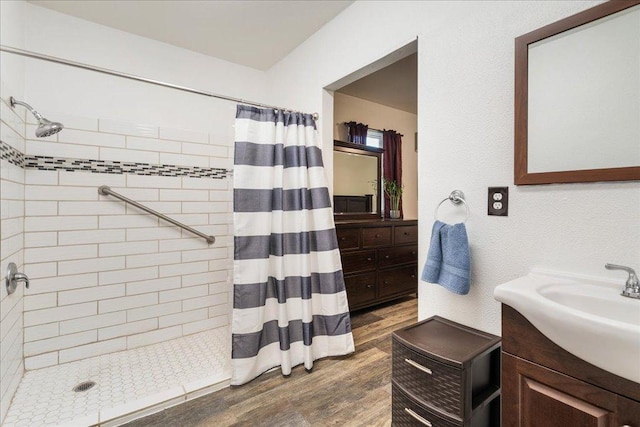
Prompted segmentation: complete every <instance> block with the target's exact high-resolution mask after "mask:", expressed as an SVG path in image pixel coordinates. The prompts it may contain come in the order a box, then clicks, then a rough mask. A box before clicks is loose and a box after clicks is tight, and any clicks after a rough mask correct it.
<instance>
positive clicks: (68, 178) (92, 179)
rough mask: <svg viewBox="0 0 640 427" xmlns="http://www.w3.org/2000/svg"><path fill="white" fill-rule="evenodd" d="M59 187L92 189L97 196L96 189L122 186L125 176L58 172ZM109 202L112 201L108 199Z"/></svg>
mask: <svg viewBox="0 0 640 427" xmlns="http://www.w3.org/2000/svg"><path fill="white" fill-rule="evenodd" d="M59 181H60V185H77V186H79V187H94V188H92V190H93V191H94V192H95V193H96V194H97V193H98V187H99V186H101V185H108V186H112V187H115V186H121V187H123V186H124V183H125V181H126V177H125V175H124V174H123V175H118V174H109V173H92V172H80V171H76V172H65V171H60V178H59ZM109 199H110V200H112V201H113V200H114V199H113V198H112V197H109Z"/></svg>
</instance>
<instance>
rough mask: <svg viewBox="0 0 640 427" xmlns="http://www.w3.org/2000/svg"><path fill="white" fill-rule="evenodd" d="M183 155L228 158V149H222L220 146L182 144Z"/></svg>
mask: <svg viewBox="0 0 640 427" xmlns="http://www.w3.org/2000/svg"><path fill="white" fill-rule="evenodd" d="M182 153H183V154H195V155H197V156H213V157H224V158H227V156H228V154H229V153H228V149H227V147H222V146H220V145H210V144H206V145H205V144H192V143H190V142H183V143H182Z"/></svg>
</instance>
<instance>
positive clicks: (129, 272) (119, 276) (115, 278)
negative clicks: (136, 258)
mask: <svg viewBox="0 0 640 427" xmlns="http://www.w3.org/2000/svg"><path fill="white" fill-rule="evenodd" d="M99 275H100V286H103V285H109V284H112V283H128V282H135V281H138V280H148V279H156V278H157V277H158V267H144V268H127V269H126V270H117V271H105V272H101V273H99Z"/></svg>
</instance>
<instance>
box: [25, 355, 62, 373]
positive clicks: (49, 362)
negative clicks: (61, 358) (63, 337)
mask: <svg viewBox="0 0 640 427" xmlns="http://www.w3.org/2000/svg"><path fill="white" fill-rule="evenodd" d="M57 364H58V352H57V351H54V352H51V353H44V354H39V355H37V356H31V357H25V359H24V369H26V370H27V371H32V370H35V369H42V368H47V367H49V366H54V365H57Z"/></svg>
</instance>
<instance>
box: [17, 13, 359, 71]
mask: <svg viewBox="0 0 640 427" xmlns="http://www.w3.org/2000/svg"><path fill="white" fill-rule="evenodd" d="M29 2H30V3H32V4H35V5H38V6H42V7H46V8H48V9H52V10H55V11H58V12H61V13H65V14H68V15H72V16H75V17H78V18H81V19H85V20H87V21H91V22H95V23H97V24H101V25H105V26H108V27H112V28H116V29H118V30H122V31H126V32H128V33H133V34H137V35H139V36H143V37H147V38H150V39H154V40H158V41H161V42H164V43H168V44H171V45H174V46H178V47H181V48H184V49H189V50H192V51H195V52H199V53H203V54H205V55H209V56H213V57H216V58H220V59H224V60H227V61H230V62H234V63H236V64H241V65H246V66H249V67H252V68H257V69H259V70H267V69H269V68H270V67H271V66H272V65H274V64H275V63H277V62H278V61H279V60H281V59H282V58H284V57H285V56H287V55H288V54H289V53H290V52H291V51H292V50H293V49H295V48H296V47H297V46H298V45H300V44H301V43H302V42H304V41H305V40H306V39H307V38H308V37H309V36H311V35H312V34H313V33H314V32H316V31H317V30H318V29H320V27H322V26H323V25H324V24H326V23H327V22H329V21H330V20H331V19H333V18H334V17H335V16H336V15H338V14H339V13H340V12H342V11H343V10H344V9H346V8H347V6H349V5H350V4H351V3H353V1H339V0H328V1H325V0H314V1H297V0H288V1H271V0H262V1H256V0H252V1H244V0H235V1H233V0H227V1H214V0H208V1H207V0H183V1H176V0H160V1H158V0H145V1H141V0H136V1H131V0H108V1H106V0H93V1H65V0H29Z"/></svg>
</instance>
